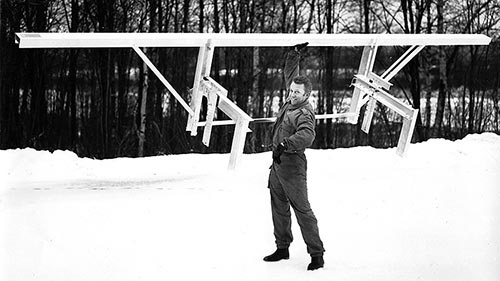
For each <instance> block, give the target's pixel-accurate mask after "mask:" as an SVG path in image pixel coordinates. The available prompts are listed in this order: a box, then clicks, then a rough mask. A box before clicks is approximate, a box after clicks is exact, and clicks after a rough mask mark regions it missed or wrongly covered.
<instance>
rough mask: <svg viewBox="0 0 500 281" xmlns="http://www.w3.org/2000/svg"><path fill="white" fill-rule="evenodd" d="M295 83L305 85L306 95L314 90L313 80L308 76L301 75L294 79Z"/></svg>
mask: <svg viewBox="0 0 500 281" xmlns="http://www.w3.org/2000/svg"><path fill="white" fill-rule="evenodd" d="M292 82H293V83H295V84H297V85H304V93H305V94H306V95H310V94H311V91H312V83H311V80H309V78H308V77H307V76H304V75H299V76H297V77H295V78H293V80H292Z"/></svg>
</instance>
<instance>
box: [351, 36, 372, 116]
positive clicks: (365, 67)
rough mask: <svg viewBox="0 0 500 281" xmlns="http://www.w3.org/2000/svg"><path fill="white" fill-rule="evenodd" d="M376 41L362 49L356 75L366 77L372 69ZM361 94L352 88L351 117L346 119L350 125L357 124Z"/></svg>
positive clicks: (358, 90)
mask: <svg viewBox="0 0 500 281" xmlns="http://www.w3.org/2000/svg"><path fill="white" fill-rule="evenodd" d="M375 43H376V41H374V42H373V44H372V45H371V46H365V47H364V48H363V55H362V56H361V62H360V63H359V68H358V74H362V75H367V74H368V73H369V72H371V71H372V69H373V64H374V63H375V56H376V55H377V45H376V44H375ZM361 99H362V92H361V90H360V89H358V88H356V87H355V88H354V90H353V93H352V99H351V106H350V108H349V113H351V114H352V116H351V117H349V118H347V122H349V123H351V124H356V123H358V117H359V111H360V109H361V106H363V103H362V102H361Z"/></svg>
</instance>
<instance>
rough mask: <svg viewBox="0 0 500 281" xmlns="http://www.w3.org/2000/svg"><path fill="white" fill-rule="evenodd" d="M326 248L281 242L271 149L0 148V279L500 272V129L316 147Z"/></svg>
mask: <svg viewBox="0 0 500 281" xmlns="http://www.w3.org/2000/svg"><path fill="white" fill-rule="evenodd" d="M307 156H308V161H309V172H308V179H309V194H310V201H311V204H312V207H313V210H314V211H315V213H316V216H317V218H318V221H319V228H320V234H321V236H322V239H323V242H324V244H325V248H326V250H327V252H326V253H325V262H326V264H325V268H324V269H321V270H318V271H314V272H307V271H306V267H307V264H308V263H309V260H310V258H309V256H308V255H307V253H306V247H305V244H304V242H303V240H302V237H301V235H300V231H299V228H298V226H297V223H296V222H295V220H294V228H293V231H294V235H295V241H294V243H293V244H292V247H291V249H290V251H291V258H290V260H287V261H282V262H278V263H265V262H263V261H262V258H263V257H264V256H265V255H267V254H269V253H271V252H272V251H274V249H275V246H274V238H273V234H272V233H273V230H272V222H271V214H270V203H269V194H268V189H267V187H266V186H267V176H268V172H269V170H268V167H269V165H270V163H271V160H270V158H271V154H270V153H269V152H267V153H261V154H253V155H244V157H243V160H242V166H241V168H240V169H239V170H238V171H236V172H228V171H227V170H226V167H227V162H228V159H229V155H227V154H225V155H224V154H222V155H221V154H212V155H200V154H188V155H171V156H159V157H148V158H142V159H126V158H120V159H112V160H92V159H82V158H78V157H77V156H76V155H75V154H73V153H71V152H67V151H56V152H54V153H50V152H46V151H35V150H32V149H23V150H6V151H0V239H1V240H0V243H1V244H0V246H1V251H0V280H6V281H16V280H19V281H29V280H50V281H58V280H61V281H68V280H71V281H76V280H89V281H97V280H107V281H108V280H117V281H123V280H287V281H293V280H300V281H303V280H339V281H340V280H352V281H354V280H360V281H366V280H375V281H376V280H381V281H382V280H383V281H387V280H398V281H401V280H426V281H432V280H435V281H443V280H453V281H455V280H465V281H467V280H470V281H481V280H484V281H497V280H500V136H498V135H495V134H492V133H484V134H480V135H470V136H467V137H466V138H465V139H463V140H459V141H455V142H451V141H446V140H442V139H433V140H430V141H427V142H425V143H419V144H412V145H411V146H410V149H409V154H408V156H407V157H406V158H400V157H398V156H397V155H396V153H395V149H374V148H371V147H357V148H349V149H335V150H308V151H307Z"/></svg>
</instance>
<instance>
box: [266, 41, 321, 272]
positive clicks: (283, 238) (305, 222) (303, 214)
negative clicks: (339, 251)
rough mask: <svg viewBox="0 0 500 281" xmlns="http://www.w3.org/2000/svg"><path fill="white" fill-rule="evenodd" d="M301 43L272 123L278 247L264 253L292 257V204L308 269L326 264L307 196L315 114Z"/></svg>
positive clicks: (273, 205) (270, 259)
mask: <svg viewBox="0 0 500 281" xmlns="http://www.w3.org/2000/svg"><path fill="white" fill-rule="evenodd" d="M306 45H307V43H305V44H300V45H296V46H294V49H292V50H291V51H289V52H288V54H287V59H286V63H285V80H286V83H287V89H288V96H287V97H286V102H285V104H284V105H283V106H282V108H281V109H280V111H279V113H278V116H277V119H276V123H275V124H274V127H273V164H272V166H271V171H270V174H269V189H270V193H271V210H272V217H273V225H274V236H275V239H276V246H277V250H276V251H275V252H274V253H273V254H271V255H269V256H266V257H264V261H267V262H274V261H279V260H283V259H288V258H289V257H290V255H289V251H288V247H289V246H290V243H291V242H292V240H293V236H292V229H291V222H292V221H291V213H290V206H292V208H293V210H294V212H295V216H296V218H297V222H298V223H299V225H300V230H301V232H302V237H303V238H304V242H305V243H306V245H307V252H308V253H309V254H310V255H311V263H310V264H309V266H308V267H307V270H315V269H318V268H321V267H323V265H324V260H323V252H324V251H325V250H324V248H323V242H322V241H321V239H320V237H319V231H318V224H317V220H316V217H315V216H314V213H313V211H312V209H311V206H310V204H309V200H308V196H307V175H306V174H307V160H306V156H305V154H304V151H305V149H306V147H309V146H310V145H311V144H312V143H313V141H314V137H315V131H314V127H315V117H314V111H313V109H312V106H311V104H310V103H309V100H308V99H309V96H310V94H311V90H312V84H311V81H310V80H309V79H308V78H307V77H305V76H295V75H297V74H298V63H299V59H300V49H302V48H304V47H305V46H306Z"/></svg>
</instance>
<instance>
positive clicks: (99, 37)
mask: <svg viewBox="0 0 500 281" xmlns="http://www.w3.org/2000/svg"><path fill="white" fill-rule="evenodd" d="M209 39H210V40H212V42H213V46H214V47H253V46H255V47H257V46H261V47H282V46H291V45H295V44H297V43H300V42H309V46H369V45H371V44H373V42H376V45H377V46H395V45H399V46H407V45H436V46H438V45H488V44H489V43H490V41H491V38H489V37H488V36H486V35H482V34H309V33H308V34H304V33H301V34H297V33H294V34H288V33H16V39H15V40H16V42H17V43H18V44H19V47H20V48H127V47H132V46H138V47H201V46H204V44H206V42H207V40H209Z"/></svg>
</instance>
